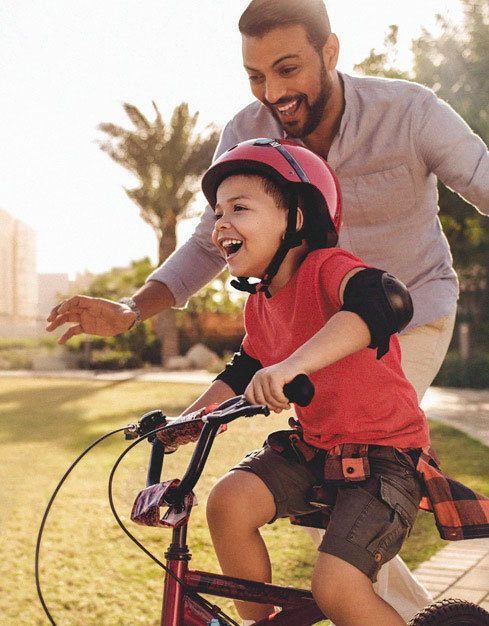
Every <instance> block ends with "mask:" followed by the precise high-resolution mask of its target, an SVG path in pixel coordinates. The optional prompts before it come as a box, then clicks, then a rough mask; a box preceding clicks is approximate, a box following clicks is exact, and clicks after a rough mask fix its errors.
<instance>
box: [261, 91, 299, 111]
mask: <svg viewBox="0 0 489 626" xmlns="http://www.w3.org/2000/svg"><path fill="white" fill-rule="evenodd" d="M294 100H307V96H305V95H304V94H301V95H297V96H294V97H292V98H280V100H277V101H276V102H270V100H267V99H266V98H264V99H263V102H264V104H266V105H267V106H269V107H271V108H276V107H280V106H284V105H285V104H289V102H294Z"/></svg>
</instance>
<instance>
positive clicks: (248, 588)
mask: <svg viewBox="0 0 489 626" xmlns="http://www.w3.org/2000/svg"><path fill="white" fill-rule="evenodd" d="M311 397H312V396H311ZM234 405H235V407H238V406H239V410H236V408H235V407H234ZM219 408H220V409H221V416H220V418H219V419H218V420H213V421H211V416H208V420H209V421H208V422H207V423H206V424H205V425H204V427H203V430H202V432H201V434H200V437H199V440H198V442H197V445H196V447H195V450H194V452H193V455H192V459H191V461H190V464H189V466H188V468H187V471H186V472H185V475H184V476H183V478H182V480H181V482H180V484H179V485H178V487H176V489H175V492H174V500H173V501H174V502H179V501H182V497H183V495H185V494H186V493H190V492H191V490H192V489H193V487H194V486H195V484H196V483H197V481H198V480H199V478H200V475H201V473H202V470H203V468H204V465H205V463H206V461H207V457H208V455H209V452H210V449H211V447H212V444H213V441H214V438H215V436H216V434H217V431H218V429H219V426H220V424H223V423H228V422H229V421H231V420H232V419H235V418H236V417H239V416H248V415H249V416H251V415H254V414H256V413H258V412H261V413H265V414H268V412H267V411H268V410H267V409H266V407H264V406H250V405H247V403H246V401H245V399H244V397H237V398H233V399H231V400H229V401H227V402H226V403H223V404H221V405H220V407H219ZM226 408H228V409H229V411H230V414H229V415H228V417H226V415H225V411H223V409H226ZM233 408H234V412H233V411H232V409H233ZM257 409H259V411H257ZM160 417H161V416H159V415H158V412H153V413H148V414H147V415H146V416H145V417H143V419H145V418H146V419H148V424H149V426H148V427H149V428H150V429H152V428H154V426H155V425H156V424H155V419H156V420H159V419H160ZM164 453H165V449H164V446H163V445H162V444H161V443H160V442H159V441H158V439H157V438H156V439H154V440H153V445H152V450H151V455H150V462H149V467H148V475H147V480H146V484H147V485H148V486H151V485H153V484H155V483H158V482H159V481H160V478H161V470H162V465H163V459H164ZM177 494H178V495H177ZM187 523H188V519H187V520H186V522H185V523H184V524H183V525H182V526H179V527H177V528H173V537H172V543H171V544H170V547H169V549H168V551H167V552H166V554H165V558H166V567H167V573H166V576H165V584H164V590H163V604H162V611H161V621H160V626H230V624H229V622H228V621H227V620H226V619H224V618H223V617H222V616H218V615H219V607H217V606H216V607H215V610H214V611H213V610H212V609H209V608H208V605H207V604H205V603H204V602H199V596H198V595H196V594H197V593H205V594H209V595H215V596H220V597H223V598H231V599H233V600H244V601H248V602H256V603H259V604H270V605H274V606H277V607H280V608H282V611H279V612H277V613H274V614H273V615H270V616H269V617H267V618H265V619H263V620H260V621H259V622H257V623H256V626H265V625H266V624H273V625H274V626H311V625H312V624H316V623H317V622H319V621H321V620H323V619H325V616H324V615H323V613H322V612H321V611H320V609H319V607H318V606H317V605H316V603H315V602H314V599H313V597H312V593H311V592H310V591H307V590H303V589H295V588H293V587H283V586H279V585H272V584H271V583H260V582H256V581H250V580H244V579H240V578H232V577H229V576H222V575H220V574H211V573H209V572H201V571H197V570H191V569H189V567H188V563H189V561H190V559H191V554H190V552H189V549H188V546H187V545H186V538H187ZM191 592H193V593H191Z"/></svg>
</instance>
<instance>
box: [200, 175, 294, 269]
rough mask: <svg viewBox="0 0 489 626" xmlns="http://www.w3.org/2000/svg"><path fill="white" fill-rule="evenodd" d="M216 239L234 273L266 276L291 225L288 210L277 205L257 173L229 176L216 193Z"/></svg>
mask: <svg viewBox="0 0 489 626" xmlns="http://www.w3.org/2000/svg"><path fill="white" fill-rule="evenodd" d="M216 198H217V203H216V208H215V211H214V213H215V217H216V224H215V226H214V231H213V233H212V240H213V241H214V244H215V245H216V246H217V247H218V249H219V251H220V252H221V254H222V256H223V257H224V258H225V259H226V262H227V264H228V267H229V271H230V273H231V274H232V275H233V276H246V277H250V276H253V277H255V278H262V277H263V274H264V273H265V270H266V269H267V267H268V265H269V264H270V262H271V260H272V258H273V256H274V254H275V252H276V251H277V248H278V247H279V245H280V243H281V241H282V237H283V235H284V233H285V229H286V226H287V211H286V210H285V209H284V208H282V207H279V206H277V204H276V203H275V200H274V199H273V198H272V197H271V196H270V195H269V194H268V193H266V191H265V190H264V188H263V183H262V181H261V179H260V178H259V177H257V176H248V175H235V176H230V177H229V178H226V179H225V180H224V181H223V182H222V183H221V184H220V185H219V188H218V190H217V194H216Z"/></svg>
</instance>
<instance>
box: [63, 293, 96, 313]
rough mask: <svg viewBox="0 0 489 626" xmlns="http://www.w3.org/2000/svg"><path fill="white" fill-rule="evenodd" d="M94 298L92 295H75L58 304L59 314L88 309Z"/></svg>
mask: <svg viewBox="0 0 489 626" xmlns="http://www.w3.org/2000/svg"><path fill="white" fill-rule="evenodd" d="M94 300H95V298H91V297H90V296H73V297H72V298H70V299H69V300H65V301H64V302H62V303H61V304H60V305H58V315H59V314H60V313H61V314H62V313H68V312H69V311H73V310H76V309H88V308H90V307H91V306H92V305H93V301H94Z"/></svg>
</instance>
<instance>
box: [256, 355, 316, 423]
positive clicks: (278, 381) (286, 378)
mask: <svg viewBox="0 0 489 626" xmlns="http://www.w3.org/2000/svg"><path fill="white" fill-rule="evenodd" d="M303 373H304V372H301V371H298V370H297V368H293V367H291V366H290V365H288V364H287V362H286V361H282V362H281V363H277V364H276V365H271V366H270V367H264V368H263V369H261V370H259V371H258V372H257V373H256V374H255V375H254V376H253V378H252V380H251V382H250V384H249V385H248V387H246V390H245V393H244V395H245V397H246V399H247V400H248V402H249V403H250V404H265V405H266V406H267V407H268V408H269V409H270V410H271V411H274V412H275V413H280V412H281V411H283V410H288V409H290V408H291V407H290V402H289V401H288V399H287V397H286V396H285V395H284V391H283V388H284V385H286V384H287V383H290V382H291V381H292V380H293V379H294V378H295V377H296V376H297V375H298V374H303Z"/></svg>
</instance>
